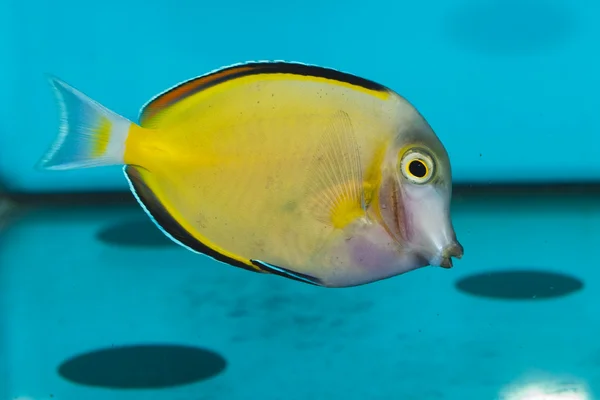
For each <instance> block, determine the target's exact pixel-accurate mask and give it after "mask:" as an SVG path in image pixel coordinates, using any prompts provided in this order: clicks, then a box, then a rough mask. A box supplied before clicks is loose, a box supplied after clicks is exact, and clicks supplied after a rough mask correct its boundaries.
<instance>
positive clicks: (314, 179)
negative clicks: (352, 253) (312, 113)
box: [305, 110, 365, 228]
mask: <svg viewBox="0 0 600 400" xmlns="http://www.w3.org/2000/svg"><path fill="white" fill-rule="evenodd" d="M305 187H306V193H307V198H308V199H309V200H308V201H309V202H310V204H309V207H310V209H311V212H312V213H313V215H314V216H315V218H317V219H318V220H319V221H321V222H323V223H326V224H331V225H333V226H335V227H336V228H343V227H345V226H346V225H347V224H348V223H350V222H352V221H353V220H354V219H356V218H358V217H360V216H362V215H364V214H365V193H364V188H363V169H362V165H361V160H360V153H359V148H358V143H357V141H356V136H355V133H354V127H353V126H352V121H351V120H350V116H349V115H348V114H347V113H346V112H344V111H341V110H340V111H338V112H336V113H335V114H334V115H332V116H331V118H330V119H329V120H328V121H327V123H326V124H325V126H324V130H323V134H322V139H321V141H320V143H319V145H318V147H317V151H316V152H315V154H314V156H313V158H312V160H311V162H310V165H309V166H308V179H307V181H306V183H305Z"/></svg>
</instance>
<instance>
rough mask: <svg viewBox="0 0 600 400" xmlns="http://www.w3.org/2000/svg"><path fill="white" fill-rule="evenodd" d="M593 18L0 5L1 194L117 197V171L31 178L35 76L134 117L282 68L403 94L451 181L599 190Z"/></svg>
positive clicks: (39, 126)
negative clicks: (193, 86) (320, 72)
mask: <svg viewBox="0 0 600 400" xmlns="http://www.w3.org/2000/svg"><path fill="white" fill-rule="evenodd" d="M599 11H600V6H599V5H598V3H597V2H593V1H591V0H580V1H578V2H568V1H566V0H564V1H561V0H508V1H506V0H488V1H480V0H455V1H452V2H441V1H434V0H419V1H410V2H409V1H401V2H396V1H383V0H374V1H366V2H364V1H358V0H344V1H341V0H328V1H317V0H306V1H303V2H277V1H271V0H262V1H252V2H248V1H239V2H237V1H236V2H223V3H219V2H197V1H191V0H179V1H176V2H167V1H141V0H129V1H116V0H106V1H103V2H102V3H94V4H91V3H88V2H80V1H71V0H57V1H53V2H36V3H35V6H33V5H32V3H31V2H22V1H17V0H9V1H4V2H0V22H1V23H0V54H2V55H3V57H2V62H1V63H0V71H1V73H0V79H1V80H2V82H1V87H2V89H3V90H2V92H1V93H2V94H1V95H0V113H1V114H0V149H1V150H0V178H1V181H2V182H3V183H4V185H5V186H7V187H8V188H9V189H12V190H16V191H36V192H39V191H73V190H99V189H100V190H109V189H110V190H119V189H126V182H125V180H124V179H123V176H122V174H121V173H120V171H119V168H118V167H109V168H100V169H94V170H92V169H88V170H80V171H69V172H40V171H36V170H35V169H34V165H35V163H36V162H37V160H38V159H39V158H40V157H41V156H42V155H43V154H44V152H45V151H46V150H47V148H48V146H49V145H50V144H51V142H52V141H53V140H54V138H55V136H56V134H57V130H58V110H57V106H56V104H55V102H54V98H53V95H52V93H51V90H50V89H49V86H48V85H47V82H46V81H45V76H44V74H45V73H51V74H54V75H57V76H59V77H60V78H62V79H64V80H66V81H67V82H69V83H70V84H72V85H74V86H75V87H77V88H79V89H80V90H82V91H83V92H84V93H86V94H88V95H89V96H91V97H92V98H94V99H95V100H97V101H99V102H101V103H102V104H104V105H105V106H107V107H109V108H111V109H113V110H115V111H116V112H119V113H121V114H123V115H125V116H127V117H129V118H133V119H135V118H136V117H137V112H138V109H139V108H140V106H141V105H142V104H143V103H144V102H145V101H146V100H148V99H149V98H150V97H152V96H153V95H155V94H156V93H158V92H160V91H162V90H164V89H165V88H168V87H170V86H172V85H173V84H175V83H177V82H179V81H182V80H185V79H188V78H191V77H194V76H197V75H201V74H204V73H206V72H208V71H210V70H213V69H215V68H219V67H221V66H223V65H228V64H232V63H238V62H243V61H249V60H263V59H285V60H293V61H301V62H306V63H311V64H318V65H323V66H328V67H333V68H337V69H341V70H344V71H346V72H351V73H354V74H358V75H362V76H364V77H367V78H370V79H374V80H377V81H379V82H381V83H383V84H385V85H387V86H390V87H391V88H393V89H394V90H396V91H398V92H399V93H401V94H402V95H404V96H405V97H407V98H408V99H409V100H410V101H411V102H413V103H414V104H415V105H416V106H417V108H418V109H419V110H420V111H421V112H422V113H423V114H424V115H425V116H426V118H427V119H428V120H429V122H430V123H431V125H432V126H433V127H434V129H435V130H436V132H437V133H438V135H439V136H440V138H441V139H442V141H443V142H444V143H445V144H446V147H447V149H448V151H449V152H450V155H451V159H452V162H453V166H454V173H455V180H456V182H484V183H486V182H489V183H492V182H498V181H551V180H563V181H564V180H567V181H570V180H593V179H598V178H600V158H599V157H598V154H600V140H599V139H598V133H599V131H600V112H599V111H600V102H599V100H598V96H597V93H598V92H599V90H600V78H599V74H598V72H599V71H600V58H598V57H597V54H596V53H597V49H598V41H597V40H596V39H597V38H598V37H600V25H598V24H597V21H598V18H597V17H598V14H599Z"/></svg>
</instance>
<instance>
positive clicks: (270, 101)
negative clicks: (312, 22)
mask: <svg viewBox="0 0 600 400" xmlns="http://www.w3.org/2000/svg"><path fill="white" fill-rule="evenodd" d="M51 83H52V85H53V87H54V89H55V93H56V94H57V98H58V102H59V105H60V108H61V112H62V124H61V128H60V133H59V136H58V138H57V140H56V141H55V144H54V145H53V146H52V148H51V149H50V150H49V152H48V153H47V154H46V156H45V157H44V158H43V159H42V161H41V163H40V166H41V167H43V168H45V169H74V168H85V167H96V166H104V165H117V164H123V165H124V173H125V176H126V178H127V180H128V181H129V183H130V187H131V190H132V192H133V194H134V195H135V197H136V199H137V200H138V201H139V203H140V205H141V206H142V207H143V208H144V210H145V211H146V212H147V213H148V214H149V216H150V217H151V218H152V220H153V221H154V222H155V223H156V224H157V225H158V227H159V228H160V229H161V230H162V231H163V232H164V233H165V234H166V235H167V236H169V237H170V238H171V239H173V240H174V241H175V242H177V243H179V244H181V245H183V246H184V247H186V248H188V249H190V250H192V251H195V252H199V253H202V254H205V255H208V256H210V257H212V258H214V259H216V260H218V261H221V262H224V263H227V264H231V265H234V266H237V267H241V268H244V269H247V270H251V271H255V272H265V273H272V274H278V275H282V276H286V277H288V278H292V279H296V280H300V281H304V282H307V283H311V284H315V285H320V286H326V287H348V286H356V285H361V284H365V283H369V282H373V281H377V280H380V279H384V278H388V277H391V276H395V275H399V274H402V273H404V272H407V271H410V270H414V269H417V268H420V267H424V266H427V265H441V266H445V267H449V266H451V257H452V256H455V257H460V256H462V252H463V250H462V246H461V245H460V244H459V243H458V241H457V240H456V235H455V233H454V230H453V228H452V224H451V221H450V216H449V202H450V196H451V172H450V163H449V159H448V155H447V153H446V151H445V149H444V147H443V145H442V143H441V142H440V141H439V139H438V138H437V136H436V135H435V133H434V132H433V130H432V129H431V127H430V126H429V125H428V123H427V122H426V121H425V119H424V118H423V117H422V116H421V115H420V114H419V112H418V111H417V110H416V109H415V108H414V107H413V106H412V105H411V104H410V103H409V102H408V101H407V100H406V99H404V98H403V97H401V96H400V95H399V94H397V93H396V92H394V91H392V90H391V89H388V88H387V87H385V86H383V85H380V84H378V83H375V82H372V81H370V80H366V79H363V78H360V77H357V76H354V75H351V74H346V73H342V72H339V71H336V70H333V69H328V68H322V67H316V66H310V65H305V64H300V63H289V62H259V63H246V64H240V65H235V66H231V67H226V68H222V69H220V70H217V71H214V72H211V73H209V74H207V75H203V76H200V77H198V78H194V79H191V80H189V81H186V82H183V83H181V84H179V85H177V86H175V87H173V88H171V89H169V90H167V91H165V92H163V93H161V94H160V95H158V96H156V97H155V98H153V99H152V100H151V101H149V102H148V103H147V104H146V105H145V106H144V107H143V108H142V110H141V112H140V116H139V124H136V123H133V122H131V121H129V120H127V119H125V118H124V117H122V116H119V115H118V114H116V113H114V112H112V111H110V110H108V109H106V108H105V107H103V106H101V105H100V104H98V103H96V102H94V101H93V100H91V99H90V98H89V97H87V96H86V95H84V94H83V93H81V92H79V91H78V90H77V89H75V88H73V87H72V86H70V85H68V84H67V83H65V82H63V81H61V80H60V79H58V78H51Z"/></svg>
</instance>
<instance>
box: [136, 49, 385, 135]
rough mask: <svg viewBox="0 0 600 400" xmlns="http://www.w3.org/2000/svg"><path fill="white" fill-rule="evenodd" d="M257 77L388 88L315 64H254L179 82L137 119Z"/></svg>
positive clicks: (279, 62) (146, 117)
mask: <svg viewBox="0 0 600 400" xmlns="http://www.w3.org/2000/svg"><path fill="white" fill-rule="evenodd" d="M258 74H293V75H300V76H312V77H318V78H325V79H330V80H334V81H338V82H344V83H348V84H350V85H354V86H358V87H361V88H364V89H367V90H372V91H375V92H388V91H389V89H388V88H387V87H385V86H383V85H381V84H379V83H377V82H374V81H371V80H369V79H365V78H361V77H359V76H356V75H352V74H349V73H346V72H341V71H338V70H335V69H332V68H326V67H319V66H316V65H310V64H303V63H299V62H288V61H257V62H248V63H242V64H235V65H231V66H228V67H223V68H220V69H217V70H215V71H212V72H209V73H208V74H205V75H202V76H199V77H196V78H192V79H189V80H187V81H184V82H181V83H179V84H177V85H175V86H173V87H172V88H170V89H167V90H165V91H164V92H162V93H160V94H158V95H157V96H155V97H154V98H152V99H151V100H150V101H149V102H147V103H146V104H145V105H144V106H143V107H142V109H141V110H140V115H139V120H140V124H141V125H142V126H143V125H144V123H145V122H147V121H149V120H150V119H151V118H152V117H154V116H155V114H157V113H159V112H160V111H161V110H163V109H165V108H166V107H169V106H170V105H171V104H174V103H176V102H178V101H181V100H183V99H185V98H187V97H189V96H192V95H193V94H195V93H198V92H200V91H202V90H206V89H208V88H210V87H212V86H216V85H218V84H220V83H223V82H227V81H230V80H233V79H237V78H241V77H244V76H249V75H258Z"/></svg>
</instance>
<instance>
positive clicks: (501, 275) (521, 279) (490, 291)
mask: <svg viewBox="0 0 600 400" xmlns="http://www.w3.org/2000/svg"><path fill="white" fill-rule="evenodd" d="M583 286H584V285H583V282H582V281H580V280H579V279H577V278H575V277H572V276H568V275H565V274H560V273H556V272H549V271H535V270H513V271H496V272H485V273H480V274H476V275H471V276H468V277H466V278H463V279H461V280H459V281H458V282H456V288H457V289H458V290H460V291H462V292H464V293H468V294H470V295H473V296H480V297H490V298H496V299H507V300H542V299H550V298H555V297H561V296H566V295H569V294H571V293H573V292H576V291H578V290H581V289H583Z"/></svg>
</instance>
